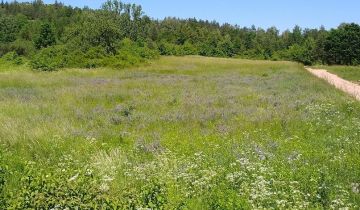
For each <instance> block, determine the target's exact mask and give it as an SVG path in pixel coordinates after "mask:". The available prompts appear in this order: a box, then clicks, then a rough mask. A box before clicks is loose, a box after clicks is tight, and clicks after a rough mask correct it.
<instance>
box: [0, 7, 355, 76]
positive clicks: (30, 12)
mask: <svg viewBox="0 0 360 210" xmlns="http://www.w3.org/2000/svg"><path fill="white" fill-rule="evenodd" d="M159 55H202V56H215V57H240V58H249V59H268V60H291V61H297V62H302V63H304V64H306V65H311V64H318V63H321V64H331V65H332V64H341V65H358V64H360V26H359V25H358V24H355V23H351V24H345V23H344V24H341V25H340V26H339V27H338V28H337V29H331V30H330V31H328V30H326V29H325V28H324V27H321V28H319V29H302V28H300V27H299V26H295V27H294V28H293V29H292V30H286V31H284V32H281V33H280V31H279V30H278V29H277V28H276V27H271V28H268V29H262V28H256V27H255V26H252V27H239V26H237V25H235V26H234V25H230V24H219V23H217V22H215V21H211V22H210V21H204V20H197V19H195V18H191V19H178V18H166V19H164V20H154V19H152V18H150V17H148V16H146V15H145V14H144V12H143V10H142V7H141V6H139V5H134V4H125V3H122V2H121V1H119V0H108V1H107V2H105V3H104V4H103V5H102V7H101V9H90V8H88V7H85V8H82V9H81V8H73V7H71V6H66V5H64V4H63V3H59V2H58V1H55V3H54V4H44V2H43V1H41V0H35V1H33V2H29V3H19V2H16V1H13V2H10V3H9V2H4V1H2V2H1V5H0V56H1V57H2V59H3V60H6V61H8V62H13V63H15V64H22V63H24V62H29V64H30V66H31V67H32V68H34V69H40V70H54V69H57V68H64V67H81V68H94V67H101V66H110V67H116V68H121V67H126V66H131V65H134V64H137V63H141V62H144V61H146V60H148V59H153V58H156V57H158V56H159Z"/></svg>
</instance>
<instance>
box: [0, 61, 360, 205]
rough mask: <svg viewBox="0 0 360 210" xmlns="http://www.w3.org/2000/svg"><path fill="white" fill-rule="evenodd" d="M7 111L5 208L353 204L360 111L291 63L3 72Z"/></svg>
mask: <svg viewBox="0 0 360 210" xmlns="http://www.w3.org/2000/svg"><path fill="white" fill-rule="evenodd" d="M0 110H1V111H0V124H1V126H0V143H1V149H2V150H1V153H0V187H1V188H0V199H2V201H3V202H0V205H3V207H4V208H18V209H23V208H46V209H47V208H66V207H69V208H74V207H79V208H91V207H93V208H109V209H112V208H115V207H119V208H125V209H128V208H130V209H136V208H152V209H174V208H179V209H241V208H243V209H271V208H274V209H307V208H314V209H329V208H332V209H339V208H350V209H352V208H353V209H356V208H358V207H359V203H360V197H359V183H360V179H359V177H360V174H359V172H360V165H359V164H358V163H359V161H360V143H359V135H360V119H359V115H358V113H359V111H360V104H359V103H358V102H355V101H354V100H352V99H351V98H350V97H348V96H346V94H343V93H342V92H340V91H338V90H335V89H334V88H332V87H331V86H329V85H328V84H327V83H326V82H324V81H322V80H319V79H317V78H314V77H313V76H311V75H310V74H309V73H307V72H306V71H305V70H304V69H303V67H302V66H300V65H298V64H295V63H291V62H270V61H250V60H238V59H219V58H204V57H181V58H179V57H162V58H161V59H160V60H158V61H153V63H152V64H151V65H146V66H141V67H135V68H130V69H125V70H121V71H118V70H111V69H93V70H82V69H68V70H63V71H58V72H33V71H30V70H24V71H21V72H20V71H11V72H4V73H0ZM2 177H4V179H3V180H4V181H5V184H1V183H2ZM1 194H2V195H3V198H2V196H1Z"/></svg>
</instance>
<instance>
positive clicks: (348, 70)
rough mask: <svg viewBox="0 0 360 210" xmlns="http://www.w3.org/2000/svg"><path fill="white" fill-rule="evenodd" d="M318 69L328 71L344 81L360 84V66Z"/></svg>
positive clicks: (323, 67)
mask: <svg viewBox="0 0 360 210" xmlns="http://www.w3.org/2000/svg"><path fill="white" fill-rule="evenodd" d="M318 68H322V69H326V70H328V71H329V72H331V73H333V74H336V75H338V76H339V77H341V78H343V79H346V80H349V81H352V82H356V83H358V84H359V83H360V66H318Z"/></svg>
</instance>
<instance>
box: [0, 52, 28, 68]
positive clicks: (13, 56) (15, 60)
mask: <svg viewBox="0 0 360 210" xmlns="http://www.w3.org/2000/svg"><path fill="white" fill-rule="evenodd" d="M2 58H3V60H5V61H7V62H11V63H12V64H15V65H21V64H23V63H24V62H23V59H22V58H21V57H20V56H19V55H18V54H17V53H16V52H14V51H12V52H9V53H6V54H5V55H4V56H3V57H2Z"/></svg>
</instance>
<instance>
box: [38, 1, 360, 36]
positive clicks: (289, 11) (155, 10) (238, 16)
mask: <svg viewBox="0 0 360 210" xmlns="http://www.w3.org/2000/svg"><path fill="white" fill-rule="evenodd" d="M54 1H55V0H45V2H46V3H52V2H54ZM104 1H105V0H87V1H86V0H61V2H64V3H65V4H70V5H73V6H78V7H83V6H85V5H87V6H89V7H91V8H99V7H100V5H101V3H102V2H104ZM125 2H128V3H136V4H140V5H142V6H143V10H144V11H145V13H146V14H147V15H149V16H150V17H153V18H156V19H158V18H159V19H162V18H164V17H169V16H174V17H181V18H189V17H196V18H200V19H207V20H216V21H218V22H220V23H225V22H227V23H231V24H238V25H240V26H251V25H253V24H254V25H255V26H257V27H263V28H268V27H271V26H276V27H277V28H279V29H281V30H285V29H287V28H293V26H294V25H296V24H297V25H300V26H301V27H303V28H306V27H308V28H317V27H319V26H321V25H324V26H325V27H326V28H333V27H337V26H338V25H339V24H340V23H343V22H356V23H360V11H359V9H360V1H359V0H246V1H245V0H222V1H214V0H176V1H175V0H126V1H125Z"/></svg>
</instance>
